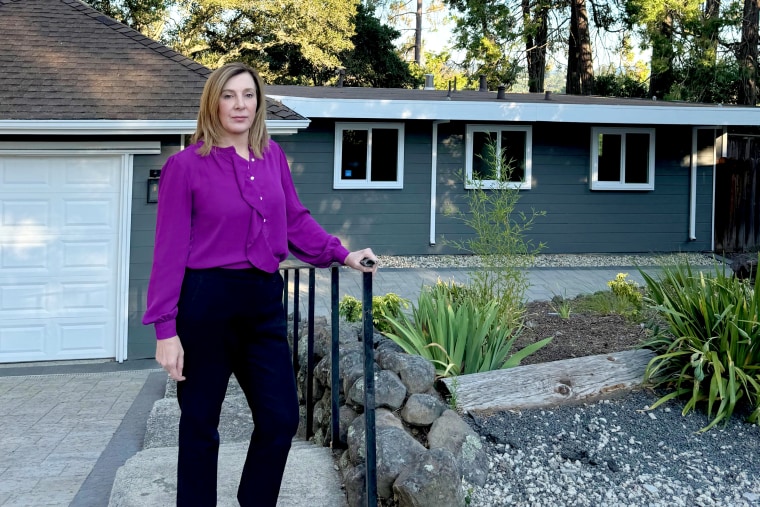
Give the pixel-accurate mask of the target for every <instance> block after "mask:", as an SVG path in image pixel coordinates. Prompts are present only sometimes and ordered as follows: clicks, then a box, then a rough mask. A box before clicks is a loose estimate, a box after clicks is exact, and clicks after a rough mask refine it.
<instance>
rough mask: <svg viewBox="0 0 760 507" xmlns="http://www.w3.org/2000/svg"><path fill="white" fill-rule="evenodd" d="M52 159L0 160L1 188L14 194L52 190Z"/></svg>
mask: <svg viewBox="0 0 760 507" xmlns="http://www.w3.org/2000/svg"><path fill="white" fill-rule="evenodd" d="M53 165H54V160H53V159H46V158H39V157H7V158H3V159H0V181H2V184H3V188H4V189H6V190H12V191H15V192H21V191H35V192H50V191H52V190H53V186H54V181H53V178H54V176H53Z"/></svg>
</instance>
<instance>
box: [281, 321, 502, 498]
mask: <svg viewBox="0 0 760 507" xmlns="http://www.w3.org/2000/svg"><path fill="white" fill-rule="evenodd" d="M301 327H302V329H303V330H302V331H300V336H301V337H302V339H301V340H300V343H299V364H300V365H301V366H302V367H301V369H300V371H299V373H298V388H299V399H301V400H302V401H301V403H302V419H304V418H305V413H306V407H305V406H304V405H303V403H305V399H306V397H305V396H304V391H305V389H306V378H305V376H306V373H305V371H306V367H305V365H306V349H307V344H306V336H307V334H306V330H307V325H306V323H304V322H302V323H301ZM314 334H315V343H314V354H315V358H314V360H315V364H316V366H315V368H314V382H313V395H314V400H316V402H315V406H314V433H315V435H314V437H312V440H313V441H314V442H315V443H317V444H319V445H329V439H330V436H331V429H330V428H331V425H330V418H331V413H330V407H331V387H330V379H331V361H330V343H331V329H330V325H329V323H328V322H327V319H326V318H325V317H317V318H316V319H315V321H314ZM361 339H362V327H361V325H357V324H350V323H346V322H345V321H341V329H340V365H339V367H340V435H341V441H343V442H346V443H347V444H348V448H347V449H346V450H345V451H343V452H342V454H341V455H340V458H339V464H340V468H341V472H342V475H343V479H344V484H345V488H346V496H347V499H348V504H349V506H350V507H354V506H357V507H358V506H360V505H365V503H364V502H365V498H366V491H365V476H364V472H365V463H364V462H365V440H364V430H365V426H364V370H363V368H364V345H363V343H362V341H361ZM291 340H292V333H291ZM373 340H374V348H375V408H376V411H375V423H376V424H375V425H376V428H377V437H376V449H377V482H378V497H379V500H380V502H381V504H384V505H398V506H399V507H407V506H416V507H425V506H429V507H449V506H451V507H459V506H462V505H464V504H465V489H466V487H467V484H468V483H469V484H473V485H483V484H485V481H486V477H487V472H488V457H487V455H486V453H485V450H484V449H483V446H482V444H481V442H480V437H479V436H478V435H477V433H475V432H474V431H473V430H472V429H471V428H470V427H469V426H468V425H467V423H466V422H465V421H464V420H463V419H462V418H461V417H460V416H459V414H458V413H457V412H455V411H454V410H451V409H450V408H449V407H448V406H447V405H446V403H445V401H444V400H443V399H442V398H441V396H440V395H439V393H438V392H437V391H436V390H435V388H434V383H435V380H436V378H435V368H434V367H433V365H432V364H431V363H430V362H429V361H427V360H426V359H424V358H422V357H420V356H414V355H410V354H407V353H405V352H404V351H403V350H402V349H401V348H400V347H399V346H398V345H396V344H395V343H394V342H393V341H391V340H389V339H387V338H385V337H384V336H383V335H381V334H379V333H375V335H374V337H373ZM303 428H304V425H303V424H302V429H301V432H302V436H303V432H305V430H304V429H303Z"/></svg>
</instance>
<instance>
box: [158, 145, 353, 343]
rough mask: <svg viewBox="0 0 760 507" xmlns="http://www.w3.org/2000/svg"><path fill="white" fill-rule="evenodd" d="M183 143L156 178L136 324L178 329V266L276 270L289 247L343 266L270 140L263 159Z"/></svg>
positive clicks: (162, 332) (320, 262) (337, 247)
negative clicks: (148, 259) (146, 280)
mask: <svg viewBox="0 0 760 507" xmlns="http://www.w3.org/2000/svg"><path fill="white" fill-rule="evenodd" d="M201 144H202V143H197V144H194V145H192V146H188V147H187V148H185V149H184V150H182V151H181V152H179V153H177V154H175V155H172V156H171V157H169V159H168V160H167V161H166V164H164V167H163V169H162V171H161V179H160V182H159V195H160V198H159V203H158V214H157V219H156V245H155V249H154V252H153V269H152V271H151V275H150V284H149V286H148V305H147V311H146V312H145V315H144V316H143V324H154V325H155V329H156V338H157V339H159V340H162V339H165V338H171V337H172V336H175V335H176V334H177V330H176V322H175V319H176V317H177V302H178V301H179V294H180V290H181V288H182V279H183V277H184V274H185V268H191V269H205V268H216V267H222V268H228V269H245V268H250V267H252V266H253V267H256V268H258V269H261V270H263V271H267V272H269V273H274V272H275V271H277V269H278V267H279V264H280V262H281V261H283V260H285V259H286V258H287V256H288V251H290V252H292V253H293V255H295V256H296V257H297V258H299V259H301V260H302V261H304V262H307V263H309V264H313V265H315V266H317V267H327V266H329V265H330V264H331V263H333V262H340V263H343V261H345V259H346V256H348V253H349V252H348V250H347V249H346V248H344V247H343V246H342V245H341V242H340V240H339V239H338V238H336V237H335V236H331V235H330V234H328V233H327V232H325V230H324V229H322V227H321V226H320V225H319V224H318V223H317V222H316V221H315V220H314V218H312V216H311V214H310V213H309V210H308V209H306V208H305V207H304V206H303V204H301V202H300V200H299V199H298V194H297V193H296V189H295V186H294V185H293V179H292V177H291V175H290V168H289V166H288V162H287V159H286V158H285V154H284V153H283V151H282V148H280V146H279V145H278V144H277V143H275V142H274V141H270V142H269V148H268V149H267V151H266V152H265V153H264V157H263V159H254V157H253V154H250V157H249V159H248V160H246V159H244V158H242V157H240V156H238V154H237V153H236V152H235V148H234V147H229V148H217V147H214V148H212V150H211V153H210V154H209V155H208V156H205V157H204V156H201V155H199V154H198V153H197V150H198V148H199V147H200V146H201Z"/></svg>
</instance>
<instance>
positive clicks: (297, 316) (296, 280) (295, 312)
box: [293, 268, 301, 382]
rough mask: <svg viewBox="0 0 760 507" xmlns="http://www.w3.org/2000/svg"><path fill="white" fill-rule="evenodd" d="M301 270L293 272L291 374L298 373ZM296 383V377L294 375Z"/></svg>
mask: <svg viewBox="0 0 760 507" xmlns="http://www.w3.org/2000/svg"><path fill="white" fill-rule="evenodd" d="M300 277H301V270H299V269H297V268H296V269H294V270H293V373H294V374H297V373H298V328H299V325H298V324H299V323H300V322H301V309H300V308H299V304H300V303H299V302H298V295H299V294H300V293H301V287H300V286H299V283H300ZM296 382H298V376H297V375H296Z"/></svg>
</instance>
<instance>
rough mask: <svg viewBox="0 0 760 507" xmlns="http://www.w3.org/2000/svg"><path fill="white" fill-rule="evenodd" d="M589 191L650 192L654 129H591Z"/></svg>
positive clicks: (652, 178) (652, 188)
mask: <svg viewBox="0 0 760 507" xmlns="http://www.w3.org/2000/svg"><path fill="white" fill-rule="evenodd" d="M591 190H654V129H621V128H594V129H591Z"/></svg>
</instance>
